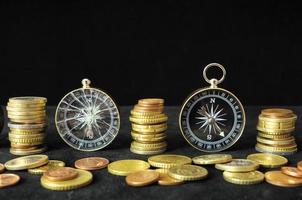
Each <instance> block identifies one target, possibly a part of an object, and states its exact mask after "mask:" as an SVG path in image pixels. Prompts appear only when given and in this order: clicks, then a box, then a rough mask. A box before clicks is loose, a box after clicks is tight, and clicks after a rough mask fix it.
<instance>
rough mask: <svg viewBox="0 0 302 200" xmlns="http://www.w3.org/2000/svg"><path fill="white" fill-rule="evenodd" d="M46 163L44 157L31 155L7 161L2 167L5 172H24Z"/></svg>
mask: <svg viewBox="0 0 302 200" xmlns="http://www.w3.org/2000/svg"><path fill="white" fill-rule="evenodd" d="M47 163H48V156H46V155H31V156H24V157H19V158H15V159H13V160H10V161H7V162H6V163H5V164H4V165H5V168H6V169H7V170H24V169H30V168H36V167H40V166H42V165H45V164H47Z"/></svg>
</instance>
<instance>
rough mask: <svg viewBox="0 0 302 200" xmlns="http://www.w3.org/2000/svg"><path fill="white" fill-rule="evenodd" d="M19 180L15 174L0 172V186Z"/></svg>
mask: <svg viewBox="0 0 302 200" xmlns="http://www.w3.org/2000/svg"><path fill="white" fill-rule="evenodd" d="M19 181H20V176H18V175H16V174H0V188H4V187H9V186H12V185H16V184H17V183H18V182H19Z"/></svg>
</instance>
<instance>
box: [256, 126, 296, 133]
mask: <svg viewBox="0 0 302 200" xmlns="http://www.w3.org/2000/svg"><path fill="white" fill-rule="evenodd" d="M257 130H258V131H260V132H265V133H267V134H270V135H282V134H288V133H291V132H293V131H294V130H295V127H293V128H289V129H268V128H262V127H259V126H257Z"/></svg>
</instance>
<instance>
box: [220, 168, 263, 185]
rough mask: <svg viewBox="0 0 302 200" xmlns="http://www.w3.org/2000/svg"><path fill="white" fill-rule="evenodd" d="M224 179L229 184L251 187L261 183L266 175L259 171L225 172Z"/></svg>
mask: <svg viewBox="0 0 302 200" xmlns="http://www.w3.org/2000/svg"><path fill="white" fill-rule="evenodd" d="M223 178H224V180H226V181H227V182H230V183H233V184H239V185H251V184H257V183H261V182H262V181H263V180H264V174H263V173H262V172H259V171H251V172H228V171H224V172H223Z"/></svg>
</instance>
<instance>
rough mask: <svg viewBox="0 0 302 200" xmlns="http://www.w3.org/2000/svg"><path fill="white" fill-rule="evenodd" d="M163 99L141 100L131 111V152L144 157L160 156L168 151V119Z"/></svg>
mask: <svg viewBox="0 0 302 200" xmlns="http://www.w3.org/2000/svg"><path fill="white" fill-rule="evenodd" d="M163 110H164V100H163V99H155V98H150V99H140V100H139V101H138V104H137V105H135V106H134V108H133V110H131V116H130V121H131V122H132V131H131V136H132V138H133V140H134V141H133V142H132V143H131V148H130V150H131V152H133V153H136V154H142V155H153V154H159V153H162V152H164V151H166V149H167V143H166V141H165V139H166V133H165V131H166V130H167V120H168V117H167V116H166V115H165V114H164V113H163Z"/></svg>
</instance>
